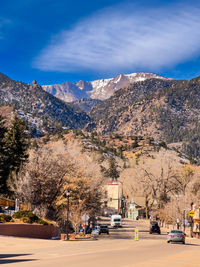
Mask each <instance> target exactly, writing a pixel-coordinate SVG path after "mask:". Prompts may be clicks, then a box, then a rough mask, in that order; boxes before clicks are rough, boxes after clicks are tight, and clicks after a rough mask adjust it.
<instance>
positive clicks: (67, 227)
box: [66, 190, 70, 240]
mask: <svg viewBox="0 0 200 267" xmlns="http://www.w3.org/2000/svg"><path fill="white" fill-rule="evenodd" d="M66 196H67V225H66V234H67V236H66V240H69V197H70V191H69V190H67V191H66Z"/></svg>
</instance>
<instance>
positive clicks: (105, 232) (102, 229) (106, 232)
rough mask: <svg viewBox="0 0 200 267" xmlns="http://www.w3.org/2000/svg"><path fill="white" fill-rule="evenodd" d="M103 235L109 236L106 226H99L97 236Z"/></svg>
mask: <svg viewBox="0 0 200 267" xmlns="http://www.w3.org/2000/svg"><path fill="white" fill-rule="evenodd" d="M103 233H104V234H107V235H109V229H108V226H107V225H100V229H99V234H103Z"/></svg>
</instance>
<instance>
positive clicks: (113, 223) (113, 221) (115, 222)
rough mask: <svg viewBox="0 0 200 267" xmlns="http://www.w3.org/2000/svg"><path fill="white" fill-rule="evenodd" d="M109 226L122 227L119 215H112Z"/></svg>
mask: <svg viewBox="0 0 200 267" xmlns="http://www.w3.org/2000/svg"><path fill="white" fill-rule="evenodd" d="M110 225H111V227H122V216H121V215H119V214H115V215H112V216H111V221H110Z"/></svg>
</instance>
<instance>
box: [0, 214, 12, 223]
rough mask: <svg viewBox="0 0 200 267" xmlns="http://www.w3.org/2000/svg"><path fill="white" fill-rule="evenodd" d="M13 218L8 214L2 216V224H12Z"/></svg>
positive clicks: (0, 216) (0, 220)
mask: <svg viewBox="0 0 200 267" xmlns="http://www.w3.org/2000/svg"><path fill="white" fill-rule="evenodd" d="M11 220H12V217H11V216H10V215H7V214H0V223H5V222H10V221H11Z"/></svg>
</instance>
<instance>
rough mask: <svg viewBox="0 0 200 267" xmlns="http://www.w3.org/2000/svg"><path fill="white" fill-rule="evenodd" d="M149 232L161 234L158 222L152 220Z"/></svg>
mask: <svg viewBox="0 0 200 267" xmlns="http://www.w3.org/2000/svg"><path fill="white" fill-rule="evenodd" d="M149 233H150V234H152V233H157V234H159V235H160V234H161V232H160V227H159V225H158V222H154V221H151V222H150V229H149Z"/></svg>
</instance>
